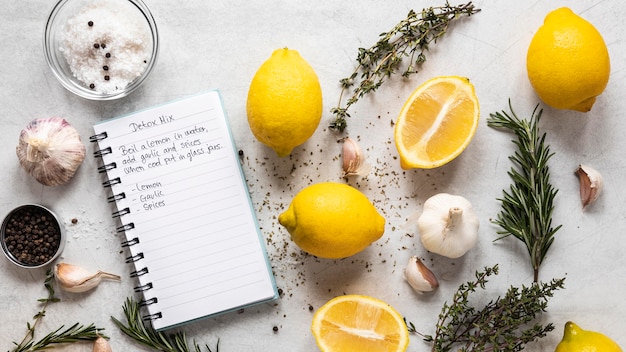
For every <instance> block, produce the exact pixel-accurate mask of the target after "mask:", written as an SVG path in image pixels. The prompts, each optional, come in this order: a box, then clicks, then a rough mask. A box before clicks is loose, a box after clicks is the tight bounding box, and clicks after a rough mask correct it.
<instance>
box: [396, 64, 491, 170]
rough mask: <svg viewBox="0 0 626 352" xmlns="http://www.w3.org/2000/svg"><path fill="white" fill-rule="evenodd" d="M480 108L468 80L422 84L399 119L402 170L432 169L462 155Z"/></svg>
mask: <svg viewBox="0 0 626 352" xmlns="http://www.w3.org/2000/svg"><path fill="white" fill-rule="evenodd" d="M479 115H480V108H479V106H478V99H477V98H476V93H475V92H474V86H473V85H472V84H471V83H470V82H469V79H467V78H464V77H457V76H440V77H435V78H433V79H431V80H429V81H427V82H425V83H424V84H422V85H421V86H419V87H418V88H417V89H416V90H415V91H413V93H412V94H411V96H410V97H409V99H408V100H407V101H406V103H404V107H403V108H402V111H401V112H400V115H399V116H398V120H397V121H396V127H395V131H394V139H395V142H396V147H397V149H398V153H399V154H400V166H402V168H403V169H411V168H421V169H431V168H435V167H438V166H441V165H444V164H447V163H448V162H450V161H452V160H453V159H454V158H456V157H457V156H459V154H461V152H463V150H465V148H466V147H467V146H468V145H469V143H470V141H471V140H472V138H473V137H474V134H475V133H476V128H477V127H478V119H479Z"/></svg>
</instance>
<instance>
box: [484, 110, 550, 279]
mask: <svg viewBox="0 0 626 352" xmlns="http://www.w3.org/2000/svg"><path fill="white" fill-rule="evenodd" d="M538 106H539V105H537V106H536V107H535V109H534V110H533V113H532V116H531V117H530V119H520V118H518V117H517V115H515V112H514V111H513V108H512V107H511V102H510V101H509V108H510V110H511V114H508V113H506V112H504V111H503V112H501V113H500V112H498V113H493V114H490V117H489V118H488V119H487V125H488V126H491V127H495V128H505V129H508V130H509V131H511V132H513V133H514V134H515V136H516V137H517V140H513V143H515V145H516V146H517V149H518V150H517V151H516V152H515V153H514V154H513V155H512V156H510V157H509V159H510V160H511V161H512V162H513V164H514V165H513V167H512V168H511V170H510V171H509V172H508V175H509V177H510V178H511V180H512V181H513V183H512V184H511V186H510V188H509V191H506V190H504V192H503V193H504V196H503V197H502V198H498V200H499V201H500V202H501V203H502V207H501V211H500V213H499V214H498V216H497V218H496V219H493V220H492V222H493V223H494V224H497V225H499V226H500V230H499V231H498V234H500V235H501V237H499V238H497V239H496V240H499V239H502V238H504V237H508V236H510V235H512V236H514V237H515V238H517V239H519V240H520V241H522V242H523V243H524V245H525V246H526V249H527V250H528V254H529V255H530V261H531V265H532V268H533V273H534V275H533V276H534V278H533V280H534V282H538V280H539V267H540V266H541V263H542V262H543V260H544V258H545V256H546V254H547V253H548V249H549V248H550V246H551V245H552V242H553V241H554V234H555V233H556V232H557V231H558V230H559V229H560V228H561V226H562V225H558V226H556V227H553V226H552V212H553V210H554V198H555V196H556V194H557V193H558V191H557V190H556V189H555V188H554V187H553V186H552V184H551V183H550V169H549V167H548V161H549V160H550V158H551V157H552V156H553V155H554V153H551V152H550V146H549V145H548V144H546V142H545V139H546V134H545V133H543V134H540V133H539V126H538V125H539V120H540V119H541V113H542V110H539V112H537V108H538Z"/></svg>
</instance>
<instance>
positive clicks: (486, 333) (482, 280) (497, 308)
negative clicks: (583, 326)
mask: <svg viewBox="0 0 626 352" xmlns="http://www.w3.org/2000/svg"><path fill="white" fill-rule="evenodd" d="M497 274H498V265H494V266H493V267H485V268H484V270H483V271H476V279H475V280H473V281H468V282H466V283H465V284H462V285H460V286H459V288H458V289H457V291H456V292H455V294H454V296H453V298H452V302H451V303H450V304H448V303H447V302H446V303H444V306H443V309H442V310H441V313H440V314H439V319H438V321H437V327H436V331H435V335H434V336H431V335H422V337H423V338H424V340H425V341H427V342H432V343H433V346H432V349H431V351H432V352H448V351H457V350H460V351H466V352H470V351H484V352H488V351H507V352H513V351H521V350H523V349H524V347H525V345H526V344H527V343H529V342H533V341H535V340H537V339H539V338H542V337H545V336H546V335H547V333H548V332H550V331H552V330H554V325H553V324H547V325H545V326H543V325H540V324H532V322H533V320H535V319H536V317H537V316H538V315H539V314H541V313H543V312H545V311H546V309H547V307H548V299H549V298H550V297H552V295H553V292H554V291H556V290H557V289H561V288H563V287H564V286H563V283H564V281H565V279H564V278H563V279H553V280H552V281H551V282H549V283H533V284H532V285H531V286H529V287H526V286H522V287H521V288H518V287H513V286H511V287H510V288H509V289H508V290H507V292H506V294H505V295H504V296H503V297H498V298H497V299H496V300H492V301H490V302H489V303H487V304H486V305H485V306H484V307H483V308H482V309H477V308H475V307H474V306H472V305H471V302H470V295H471V294H472V293H475V292H476V290H477V289H478V288H480V289H483V290H484V289H485V284H486V283H487V282H488V280H487V279H488V278H489V276H491V275H497ZM409 326H412V324H410V325H409Z"/></svg>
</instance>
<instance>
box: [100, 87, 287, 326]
mask: <svg viewBox="0 0 626 352" xmlns="http://www.w3.org/2000/svg"><path fill="white" fill-rule="evenodd" d="M94 130H95V132H96V134H100V133H106V134H107V137H106V138H105V139H103V140H101V141H99V142H98V144H99V147H100V150H109V149H107V148H110V152H111V153H109V154H105V155H103V156H102V158H103V162H104V164H105V165H110V166H111V167H112V166H113V163H114V165H115V168H111V169H110V170H108V171H107V173H108V178H109V181H111V182H112V183H114V184H113V185H112V186H111V190H112V192H113V194H114V195H118V198H119V199H118V200H117V201H116V203H117V209H118V215H119V217H120V220H121V223H122V224H123V226H122V227H124V228H125V229H124V230H125V235H126V238H127V240H128V242H130V245H129V246H128V248H129V250H130V256H129V260H128V261H129V262H133V263H134V265H135V269H136V270H135V271H136V272H135V273H134V275H133V276H136V277H137V279H138V281H139V285H138V288H137V291H142V292H143V295H144V299H145V300H146V301H147V302H148V303H151V304H149V305H147V308H148V311H149V313H150V316H151V318H152V324H153V326H154V328H155V329H157V330H163V329H167V328H170V327H174V326H178V325H180V324H182V323H185V322H189V321H192V320H196V319H199V318H203V317H207V316H210V315H214V314H217V313H221V312H225V311H229V310H233V309H238V308H241V307H244V306H247V305H250V304H254V303H259V302H263V301H267V300H270V299H273V298H275V297H276V296H277V292H276V285H275V282H274V278H273V275H272V272H271V267H270V265H269V263H268V260H267V254H266V252H265V248H264V244H263V241H262V237H261V235H260V233H259V230H258V224H257V222H256V216H255V214H254V210H253V208H252V205H251V202H250V198H249V194H248V190H247V186H246V183H245V179H244V178H243V174H242V172H241V167H240V164H239V158H238V156H237V151H236V150H235V147H234V143H233V140H232V137H231V134H230V130H229V127H228V123H227V119H226V116H225V113H224V109H223V107H222V102H221V98H220V96H219V93H218V92H217V91H211V92H207V93H204V94H200V95H196V96H193V97H191V98H187V99H183V100H178V101H175V102H171V103H168V104H165V105H162V106H158V107H155V108H152V109H148V110H144V111H140V112H137V113H134V114H130V115H126V116H123V117H120V118H116V119H112V120H108V121H104V122H102V123H99V124H97V125H95V126H94ZM118 178H119V179H118ZM118 181H119V183H117V182H118ZM122 195H123V196H122ZM137 241H138V242H139V243H136V242H137ZM155 299H156V300H155Z"/></svg>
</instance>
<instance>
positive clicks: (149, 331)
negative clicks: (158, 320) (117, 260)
mask: <svg viewBox="0 0 626 352" xmlns="http://www.w3.org/2000/svg"><path fill="white" fill-rule="evenodd" d="M140 308H141V307H140V305H139V303H138V302H137V301H136V300H134V299H133V298H130V297H129V298H127V299H126V302H125V303H124V306H123V309H124V316H125V317H126V324H124V323H122V322H121V321H119V320H118V319H116V318H114V317H111V319H112V320H113V322H114V323H115V325H117V327H118V328H119V329H120V330H121V331H122V332H123V333H124V334H126V335H127V336H128V337H130V338H132V339H133V340H135V341H136V342H137V343H139V344H141V345H143V346H145V347H148V348H151V349H153V350H156V351H164V352H191V351H195V352H201V351H202V348H201V347H200V345H198V344H196V343H195V341H194V342H193V343H191V345H192V347H191V348H190V347H189V346H190V343H189V342H188V341H187V337H186V336H185V334H184V333H182V332H177V333H174V334H165V333H163V332H157V331H156V330H154V328H152V326H150V325H148V324H146V323H144V320H143V319H142V317H141V312H140ZM219 345H220V342H219V340H218V341H217V345H216V347H215V352H219ZM204 348H205V349H206V351H207V352H213V350H212V349H211V348H210V347H209V345H206V344H205V345H204Z"/></svg>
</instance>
